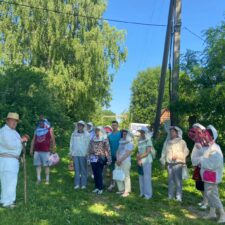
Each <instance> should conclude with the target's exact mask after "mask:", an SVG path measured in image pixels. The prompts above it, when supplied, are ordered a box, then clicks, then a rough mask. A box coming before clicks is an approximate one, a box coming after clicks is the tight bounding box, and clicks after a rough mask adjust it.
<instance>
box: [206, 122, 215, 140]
mask: <svg viewBox="0 0 225 225" xmlns="http://www.w3.org/2000/svg"><path fill="white" fill-rule="evenodd" d="M207 129H208V130H211V131H212V134H213V139H214V140H216V139H217V138H218V132H217V130H216V128H215V127H214V126H213V125H209V126H208V127H207Z"/></svg>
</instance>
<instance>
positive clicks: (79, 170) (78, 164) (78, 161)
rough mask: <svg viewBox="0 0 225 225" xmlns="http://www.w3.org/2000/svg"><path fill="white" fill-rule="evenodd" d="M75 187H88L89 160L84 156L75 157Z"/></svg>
mask: <svg viewBox="0 0 225 225" xmlns="http://www.w3.org/2000/svg"><path fill="white" fill-rule="evenodd" d="M73 163H74V170H75V176H74V186H86V185H87V158H86V157H83V156H74V157H73Z"/></svg>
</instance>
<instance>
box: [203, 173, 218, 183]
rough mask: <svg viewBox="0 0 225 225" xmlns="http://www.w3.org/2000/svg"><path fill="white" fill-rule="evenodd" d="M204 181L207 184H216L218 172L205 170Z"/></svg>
mask: <svg viewBox="0 0 225 225" xmlns="http://www.w3.org/2000/svg"><path fill="white" fill-rule="evenodd" d="M203 181H204V182H207V183H212V184H215V183H216V172H214V171H212V170H205V171H204V173H203Z"/></svg>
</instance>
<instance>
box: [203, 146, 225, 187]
mask: <svg viewBox="0 0 225 225" xmlns="http://www.w3.org/2000/svg"><path fill="white" fill-rule="evenodd" d="M200 165H201V176H202V177H203V174H204V172H205V171H206V170H211V171H214V172H216V183H220V182H222V177H223V153H222V151H221V149H220V146H219V145H218V144H216V143H214V144H212V145H211V146H209V147H208V149H207V150H206V151H205V152H204V154H203V156H202V157H201V159H200Z"/></svg>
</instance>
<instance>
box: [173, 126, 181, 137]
mask: <svg viewBox="0 0 225 225" xmlns="http://www.w3.org/2000/svg"><path fill="white" fill-rule="evenodd" d="M172 129H174V130H176V131H177V134H178V137H179V138H182V136H183V131H182V130H181V129H180V128H179V127H177V126H171V127H170V130H172Z"/></svg>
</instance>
